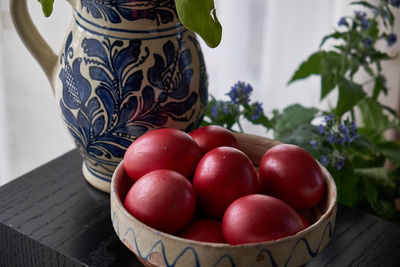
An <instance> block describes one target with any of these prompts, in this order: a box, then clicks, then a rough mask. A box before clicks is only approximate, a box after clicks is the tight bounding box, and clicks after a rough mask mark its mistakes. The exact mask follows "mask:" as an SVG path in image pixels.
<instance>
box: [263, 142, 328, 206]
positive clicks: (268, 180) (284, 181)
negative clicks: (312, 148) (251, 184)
mask: <svg viewBox="0 0 400 267" xmlns="http://www.w3.org/2000/svg"><path fill="white" fill-rule="evenodd" d="M259 176H260V183H261V190H262V192H263V193H265V194H268V195H272V196H274V197H277V198H279V199H281V200H283V201H284V202H286V203H287V204H289V205H290V206H292V207H293V208H296V209H305V208H311V207H314V206H315V205H317V204H318V202H319V201H320V200H321V198H322V195H323V193H324V188H325V180H324V177H323V175H322V171H321V168H320V167H319V165H318V163H317V161H316V160H315V159H314V158H313V157H312V156H311V154H310V153H308V152H307V151H306V150H304V149H303V148H301V147H298V146H295V145H288V144H282V145H277V146H275V147H273V148H271V149H269V150H268V151H267V152H265V154H264V155H263V157H262V159H261V161H260V166H259Z"/></svg>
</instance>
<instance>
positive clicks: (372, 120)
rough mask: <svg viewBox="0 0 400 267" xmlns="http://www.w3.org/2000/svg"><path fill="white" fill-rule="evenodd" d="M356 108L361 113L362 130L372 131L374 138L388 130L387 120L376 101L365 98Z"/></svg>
mask: <svg viewBox="0 0 400 267" xmlns="http://www.w3.org/2000/svg"><path fill="white" fill-rule="evenodd" d="M357 106H358V107H359V109H360V112H361V117H362V122H363V126H364V128H369V129H372V130H373V132H374V136H379V135H381V134H382V133H383V132H384V131H385V130H387V129H388V127H389V118H388V116H387V115H385V114H384V113H383V107H382V105H381V104H380V103H379V102H378V101H376V100H375V99H372V98H365V99H364V100H362V101H360V102H359V103H358V105H357ZM374 136H373V137H374Z"/></svg>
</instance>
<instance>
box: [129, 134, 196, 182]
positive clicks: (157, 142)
mask: <svg viewBox="0 0 400 267" xmlns="http://www.w3.org/2000/svg"><path fill="white" fill-rule="evenodd" d="M201 156H202V153H201V152H200V149H199V147H198V146H197V144H196V142H195V141H194V140H193V138H192V137H190V135H189V134H187V133H185V132H183V131H179V130H176V129H171V128H164V129H157V130H153V131H150V132H147V133H146V134H144V135H142V136H141V137H139V138H138V139H136V140H135V141H134V142H133V143H132V144H131V145H130V146H129V147H128V149H127V151H126V153H125V156H124V161H123V162H124V163H123V164H124V168H125V170H126V173H127V174H128V176H129V177H130V178H132V179H133V180H135V181H136V180H138V179H139V178H140V177H142V176H143V175H145V174H146V173H149V172H151V171H154V170H159V169H168V170H173V171H176V172H179V173H180V174H182V175H183V176H185V177H186V178H188V179H191V177H192V175H193V172H194V170H195V168H196V164H197V163H198V161H199V160H200V158H201Z"/></svg>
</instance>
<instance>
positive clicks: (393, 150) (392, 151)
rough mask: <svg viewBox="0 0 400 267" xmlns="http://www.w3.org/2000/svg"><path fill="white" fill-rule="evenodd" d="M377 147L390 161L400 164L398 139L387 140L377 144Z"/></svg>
mask: <svg viewBox="0 0 400 267" xmlns="http://www.w3.org/2000/svg"><path fill="white" fill-rule="evenodd" d="M377 149H378V151H379V152H380V153H382V154H383V155H384V156H385V157H387V158H388V159H389V160H390V161H392V162H394V163H397V164H400V143H399V142H396V141H385V142H382V143H380V144H378V145H377Z"/></svg>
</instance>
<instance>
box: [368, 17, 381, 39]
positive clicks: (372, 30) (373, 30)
mask: <svg viewBox="0 0 400 267" xmlns="http://www.w3.org/2000/svg"><path fill="white" fill-rule="evenodd" d="M369 21H370V24H369V28H368V35H369V36H370V37H371V38H372V39H376V38H378V34H379V28H378V22H377V21H376V20H369Z"/></svg>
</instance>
